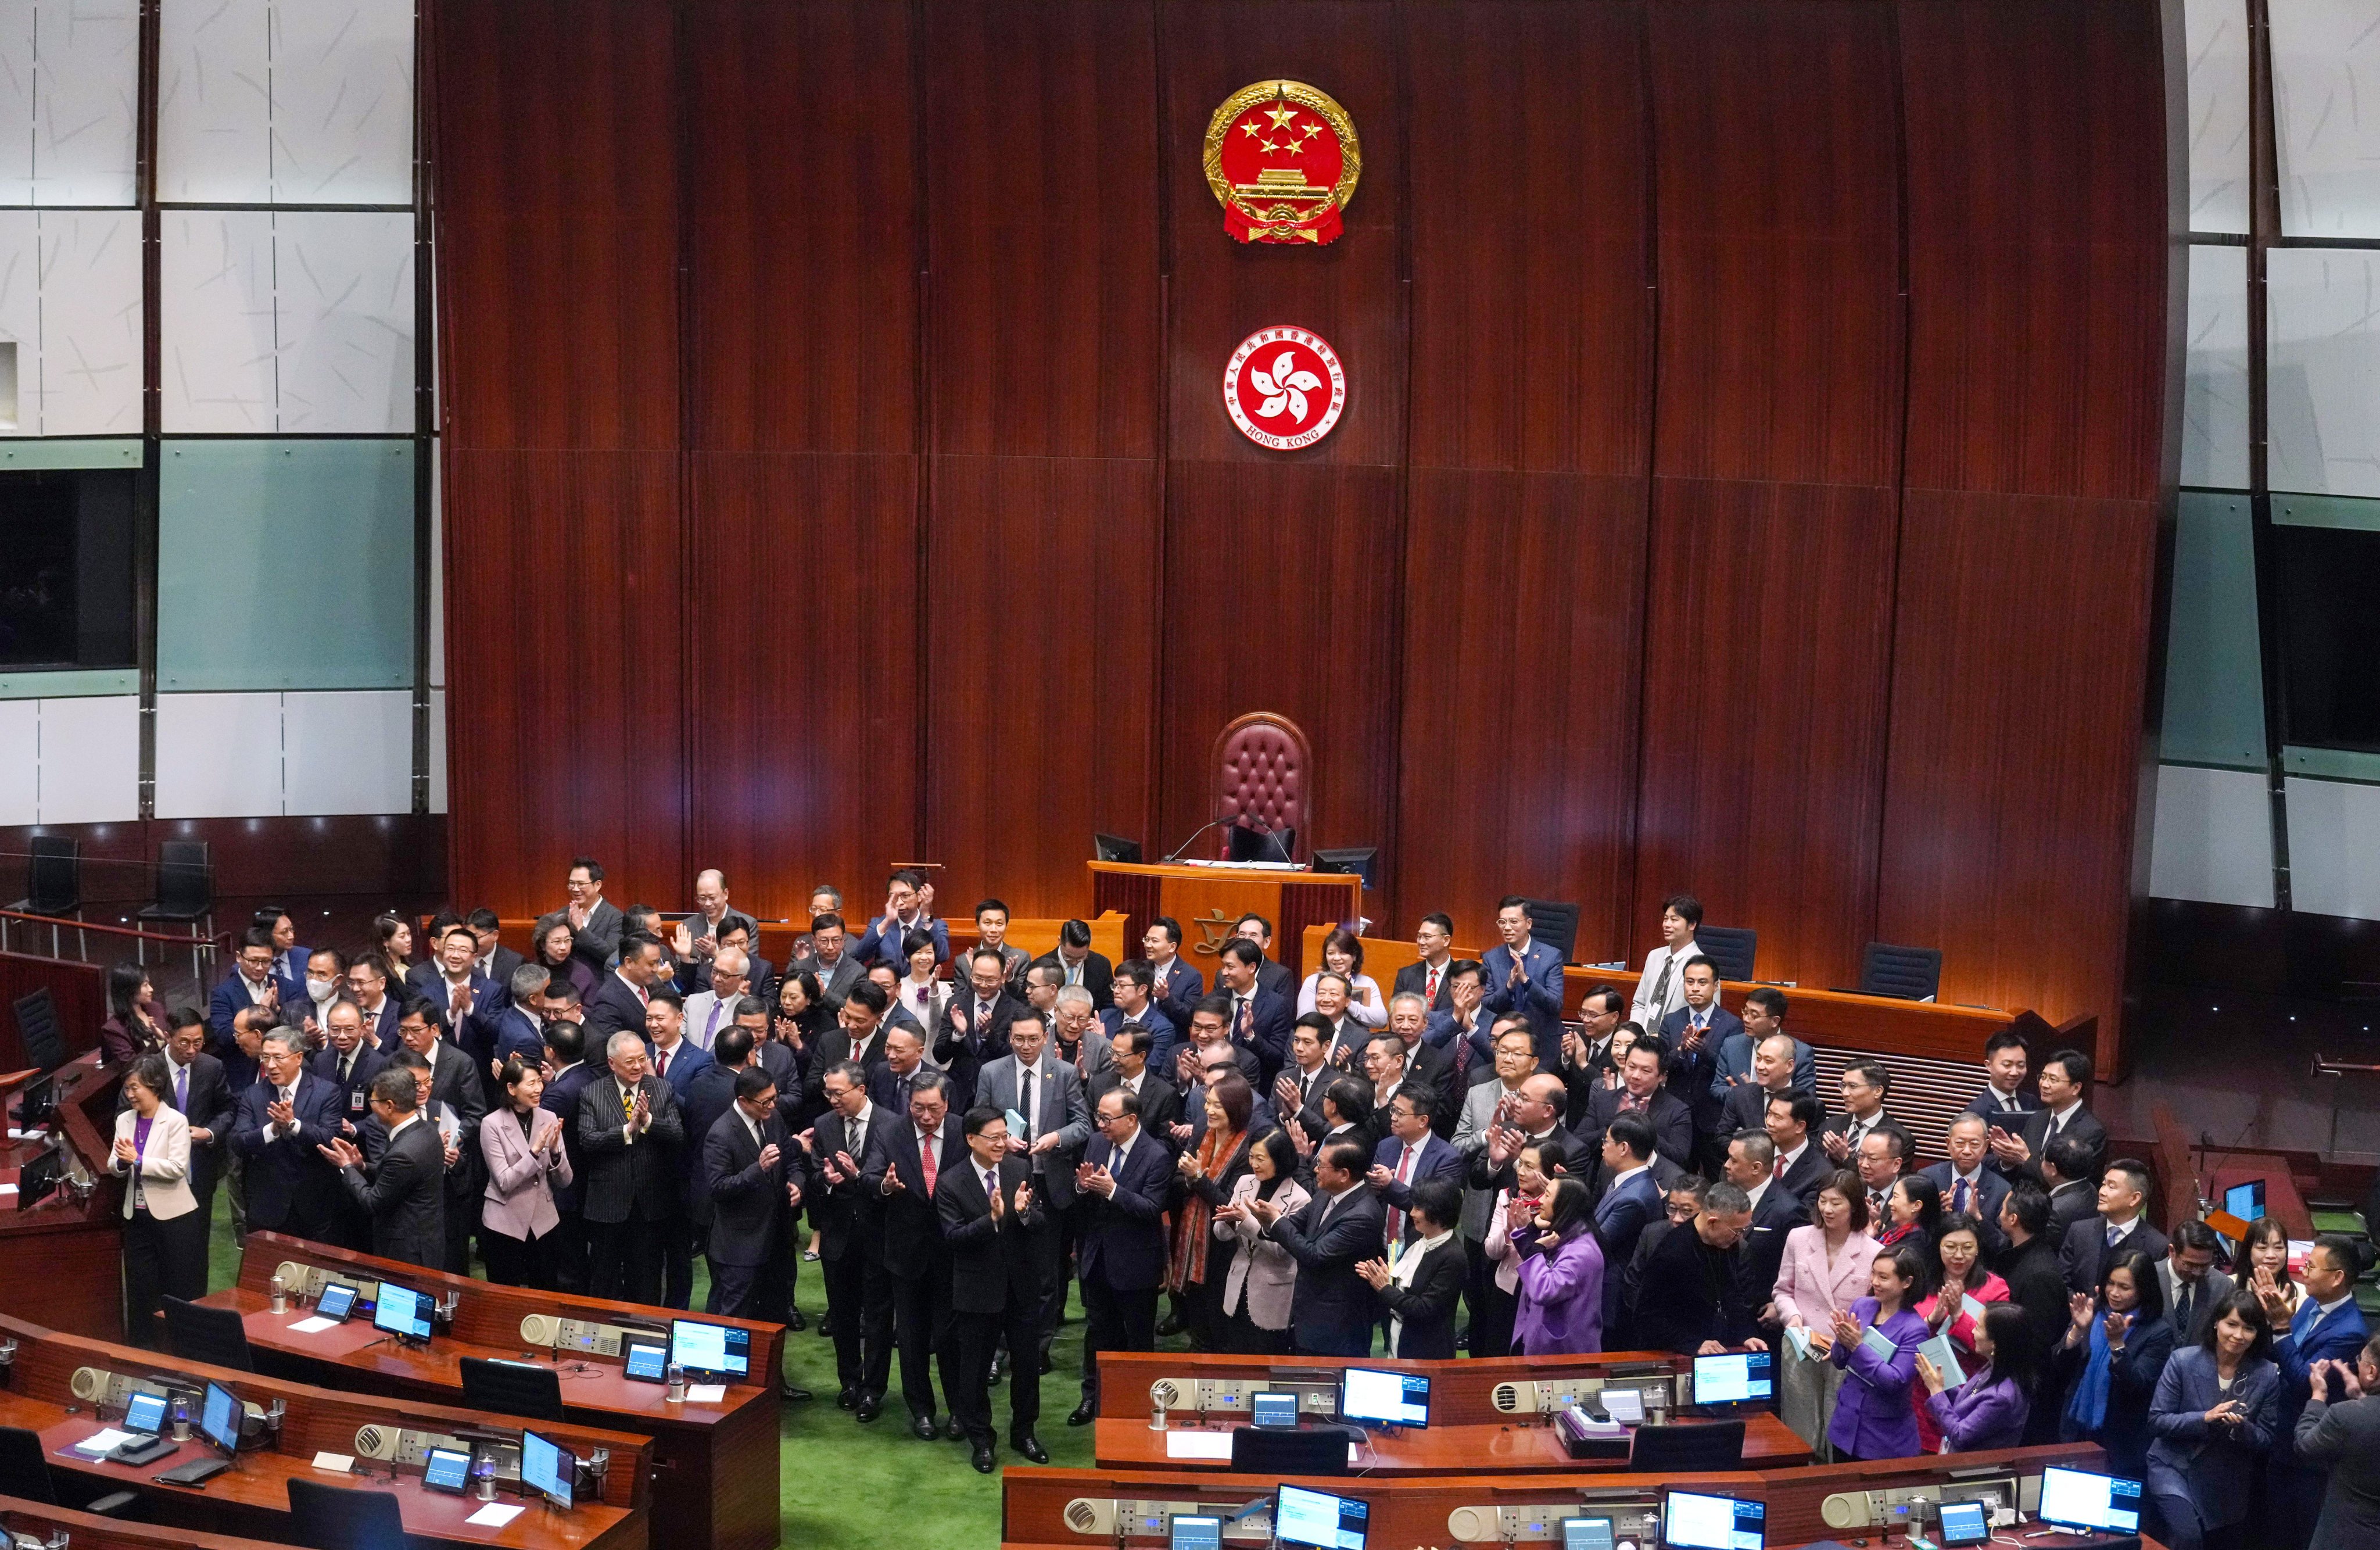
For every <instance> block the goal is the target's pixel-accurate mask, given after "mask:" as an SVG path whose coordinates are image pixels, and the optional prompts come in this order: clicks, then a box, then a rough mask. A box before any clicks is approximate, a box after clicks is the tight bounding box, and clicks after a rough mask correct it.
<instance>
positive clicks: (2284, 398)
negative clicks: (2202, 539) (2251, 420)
mask: <svg viewBox="0 0 2380 1550" xmlns="http://www.w3.org/2000/svg"><path fill="white" fill-rule="evenodd" d="M2375 25H2380V22H2375ZM2265 307H2266V315H2267V318H2268V319H2269V327H2268V330H2267V350H2268V357H2267V365H2266V376H2265V389H2266V393H2267V412H2268V415H2269V418H2270V421H2271V429H2270V434H2271V449H2270V470H2269V478H2270V482H2271V484H2272V487H2273V488H2274V489H2276V490H2297V491H2304V492H2306V493H2308V494H2341V495H2380V329H2375V328H2374V321H2375V318H2380V251H2374V250H2341V249H2322V248H2276V249H2274V250H2272V251H2271V252H2269V253H2268V254H2266V255H2265Z"/></svg>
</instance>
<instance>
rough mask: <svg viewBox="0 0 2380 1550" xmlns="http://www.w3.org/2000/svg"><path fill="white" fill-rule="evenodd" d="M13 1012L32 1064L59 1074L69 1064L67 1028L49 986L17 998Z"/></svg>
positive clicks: (28, 1060) (28, 1059)
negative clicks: (62, 1067) (57, 1071)
mask: <svg viewBox="0 0 2380 1550" xmlns="http://www.w3.org/2000/svg"><path fill="white" fill-rule="evenodd" d="M10 1009H11V1010H12V1011H14V1012H15V1013H16V1014H17V1039H18V1046H19V1047H20V1048H22V1049H23V1050H24V1052H25V1059H26V1062H27V1063H28V1064H30V1065H34V1066H39V1067H40V1068H42V1070H44V1071H55V1070H56V1069H57V1068H59V1067H61V1066H63V1065H65V1064H66V1063H67V1055H68V1053H69V1052H68V1051H67V1030H66V1024H64V1023H62V1022H60V1021H59V1020H58V1003H57V1000H56V998H55V996H53V995H50V987H49V986H47V985H43V986H42V987H41V988H40V989H38V990H36V991H34V992H32V994H30V995H20V996H18V997H17V999H16V1002H15V1003H14V1004H13V1006H12V1007H10Z"/></svg>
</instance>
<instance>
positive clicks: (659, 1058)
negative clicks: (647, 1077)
mask: <svg viewBox="0 0 2380 1550" xmlns="http://www.w3.org/2000/svg"><path fill="white" fill-rule="evenodd" d="M669 1057H670V1052H669V1051H667V1050H663V1051H662V1052H661V1053H660V1054H659V1055H656V1056H653V1075H655V1076H657V1077H665V1076H667V1075H669Z"/></svg>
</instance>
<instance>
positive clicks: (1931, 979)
mask: <svg viewBox="0 0 2380 1550" xmlns="http://www.w3.org/2000/svg"><path fill="white" fill-rule="evenodd" d="M1859 988H1860V994H1861V995H1895V996H1899V997H1900V999H1901V1000H1903V1001H1931V1000H1933V999H1934V997H1935V996H1936V995H1939V994H1940V993H1941V990H1942V949H1941V948H1939V947H1896V946H1893V945H1892V944H1891V943H1889V942H1871V943H1869V944H1868V945H1867V952H1866V954H1865V955H1864V956H1863V957H1862V958H1861V959H1860V982H1859Z"/></svg>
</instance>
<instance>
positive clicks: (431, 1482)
mask: <svg viewBox="0 0 2380 1550" xmlns="http://www.w3.org/2000/svg"><path fill="white" fill-rule="evenodd" d="M421 1483H422V1484H424V1485H426V1486H428V1487H430V1489H431V1490H432V1491H448V1492H452V1493H453V1494H454V1495H457V1496H459V1495H462V1494H463V1488H464V1487H465V1486H466V1485H468V1484H469V1483H471V1456H470V1455H469V1454H468V1453H465V1452H463V1451H462V1450H460V1449H459V1448H452V1447H433V1448H431V1450H430V1457H429V1458H425V1459H423V1460H422V1464H421Z"/></svg>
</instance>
